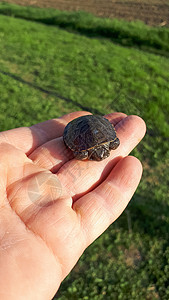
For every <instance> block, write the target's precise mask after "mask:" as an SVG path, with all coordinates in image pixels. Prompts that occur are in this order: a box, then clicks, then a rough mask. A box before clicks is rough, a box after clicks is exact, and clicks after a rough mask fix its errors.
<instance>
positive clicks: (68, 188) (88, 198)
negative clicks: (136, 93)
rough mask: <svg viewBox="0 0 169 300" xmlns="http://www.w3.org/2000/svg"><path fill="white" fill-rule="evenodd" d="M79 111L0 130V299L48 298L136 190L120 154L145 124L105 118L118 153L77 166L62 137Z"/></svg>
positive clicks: (135, 169) (135, 167)
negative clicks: (112, 130)
mask: <svg viewBox="0 0 169 300" xmlns="http://www.w3.org/2000/svg"><path fill="white" fill-rule="evenodd" d="M85 114H89V113H88V112H75V113H71V114H68V115H65V116H63V117H61V118H58V119H53V120H49V121H46V122H43V123H40V124H36V125H33V126H31V127H29V128H28V127H21V128H16V129H12V130H9V131H6V132H1V133H0V287H1V288H0V299H18V300H19V299H41V300H42V299H45V300H46V299H51V298H52V297H53V296H54V294H55V293H56V291H57V289H58V288H59V285H60V283H61V282H62V280H63V279H64V278H65V276H67V274H68V273H69V272H70V271H71V269H72V268H73V266H74V265H75V264H76V262H77V260H78V259H79V257H80V256H81V254H82V253H83V251H84V250H85V249H86V247H87V246H88V245H90V244H91V243H92V242H93V241H94V240H95V239H96V238H97V237H98V236H99V235H100V234H102V233H103V232H104V231H105V229H106V228H107V227H108V226H109V225H110V224H111V223H112V222H113V221H115V220H116V219H117V218H118V217H119V215H120V214H121V213H122V212H123V210H124V209H125V207H126V206H127V204H128V202H129V200H130V199H131V197H132V195H133V193H134V192H135V190H136V188H137V185H138V183H139V181H140V178H141V174H142V166H141V163H140V162H139V161H138V160H137V159H136V158H134V157H131V156H127V155H128V154H129V153H130V152H131V150H132V149H133V148H134V147H135V146H136V145H137V144H138V143H139V142H140V140H141V139H142V138H143V136H144V134H145V123H144V121H143V120H142V119H141V118H139V117H137V116H126V115H125V114H122V113H112V114H109V115H107V116H106V118H108V119H109V121H110V122H111V123H112V124H114V125H115V127H116V131H117V136H118V137H119V139H120V142H121V143H120V146H119V148H117V149H116V150H114V151H111V154H110V157H109V158H107V159H105V160H103V161H101V162H96V161H78V160H76V159H74V158H73V157H72V154H71V152H70V151H69V150H68V149H66V147H65V145H64V143H63V139H62V134H63V130H64V127H65V125H66V124H67V123H68V122H69V121H71V120H72V119H74V118H76V117H79V116H82V115H85Z"/></svg>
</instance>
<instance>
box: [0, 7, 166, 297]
mask: <svg viewBox="0 0 169 300" xmlns="http://www.w3.org/2000/svg"><path fill="white" fill-rule="evenodd" d="M168 45H169V29H167V28H163V29H161V28H150V27H148V26H146V25H144V24H143V23H141V22H132V23H127V22H125V21H118V20H112V21H110V20H108V19H99V18H96V17H93V16H92V15H88V14H86V13H82V12H79V13H66V12H59V11H54V10H53V9H52V10H50V9H49V10H45V9H37V8H24V7H19V6H15V5H7V4H3V3H2V4H0V91H1V94H0V95H1V96H0V98H1V99H0V126H1V130H7V129H11V128H14V127H20V126H29V125H31V124H35V123H37V122H41V121H44V120H46V119H50V118H55V117H58V116H60V115H63V114H65V113H68V112H70V111H75V110H81V109H85V110H89V111H91V112H93V113H99V114H105V113H109V112H112V111H123V112H125V113H127V114H138V115H139V116H141V117H142V118H143V119H144V120H145V122H146V124H147V134H146V136H145V138H144V140H143V141H142V142H141V144H140V145H139V146H138V147H137V148H136V149H135V150H134V151H133V153H132V154H134V155H135V156H137V157H138V158H139V159H141V161H142V163H143V166H144V173H143V178H142V181H141V183H140V185H139V188H138V189H137V192H136V194H135V195H134V197H133V199H132V201H131V203H130V204H129V206H128V207H127V210H126V211H125V212H124V213H123V214H122V215H121V217H120V218H119V219H118V220H117V221H116V222H115V223H114V224H113V225H111V226H110V228H109V229H108V230H107V231H106V232H105V233H104V234H103V235H102V236H101V237H100V238H99V239H98V240H97V241H95V243H93V244H92V245H91V246H90V247H89V248H88V249H87V250H86V251H85V253H84V254H83V256H82V257H81V259H80V261H79V262H78V264H77V265H76V266H75V268H74V270H73V272H72V273H71V274H70V275H69V276H68V277H67V278H66V279H65V281H64V282H63V284H62V286H61V288H60V290H59V292H58V295H57V298H56V297H55V298H56V299H60V300H64V299H65V300H66V299H77V300H78V299H85V300H87V299H92V300H93V299H94V300H95V299H96V300H101V299H110V300H112V299H122V300H125V299H130V300H132V299H133V300H137V299H139V300H140V299H166V300H167V299H169V285H168V282H169V243H168V240H169V233H168V232H169V197H168V187H169V171H168V170H169V147H168V146H169V122H168V120H169V118H168V116H169V87H168V79H169V46H168Z"/></svg>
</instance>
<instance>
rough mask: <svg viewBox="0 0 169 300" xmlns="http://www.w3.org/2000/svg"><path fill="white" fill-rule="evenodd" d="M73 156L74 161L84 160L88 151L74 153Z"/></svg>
mask: <svg viewBox="0 0 169 300" xmlns="http://www.w3.org/2000/svg"><path fill="white" fill-rule="evenodd" d="M74 156H75V158H76V159H79V160H85V159H87V158H88V151H80V152H74Z"/></svg>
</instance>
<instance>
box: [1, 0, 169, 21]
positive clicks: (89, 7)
mask: <svg viewBox="0 0 169 300" xmlns="http://www.w3.org/2000/svg"><path fill="white" fill-rule="evenodd" d="M5 2H8V3H15V4H20V5H25V6H36V7H53V8H56V9H59V10H70V11H77V10H84V11H87V12H91V13H93V14H94V15H97V16H100V17H110V18H121V19H125V20H128V21H132V20H141V21H143V22H144V23H146V24H149V25H152V26H154V25H158V26H169V1H168V0H149V1H146V0H121V1H115V0H85V1H84V0H8V1H5Z"/></svg>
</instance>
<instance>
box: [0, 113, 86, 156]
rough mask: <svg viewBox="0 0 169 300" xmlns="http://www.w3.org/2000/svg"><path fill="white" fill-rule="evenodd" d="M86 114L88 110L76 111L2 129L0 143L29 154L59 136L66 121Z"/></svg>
mask: <svg viewBox="0 0 169 300" xmlns="http://www.w3.org/2000/svg"><path fill="white" fill-rule="evenodd" d="M86 114H90V112H85V111H76V112H72V113H69V114H67V115H64V116H62V117H60V118H57V119H51V120H47V121H44V122H42V123H38V124H35V125H32V126H30V127H20V128H15V129H11V130H7V131H2V132H0V143H8V144H10V145H13V146H14V147H16V148H18V149H20V150H22V151H23V152H24V153H26V154H27V155H29V154H30V153H32V152H33V151H34V150H35V149H36V148H37V147H39V146H40V145H42V144H44V143H46V142H47V141H49V140H52V139H54V138H57V137H59V136H61V135H62V134H63V130H64V127H65V126H66V124H67V123H68V122H70V121H71V120H73V119H75V118H77V117H80V116H83V115H86Z"/></svg>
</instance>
